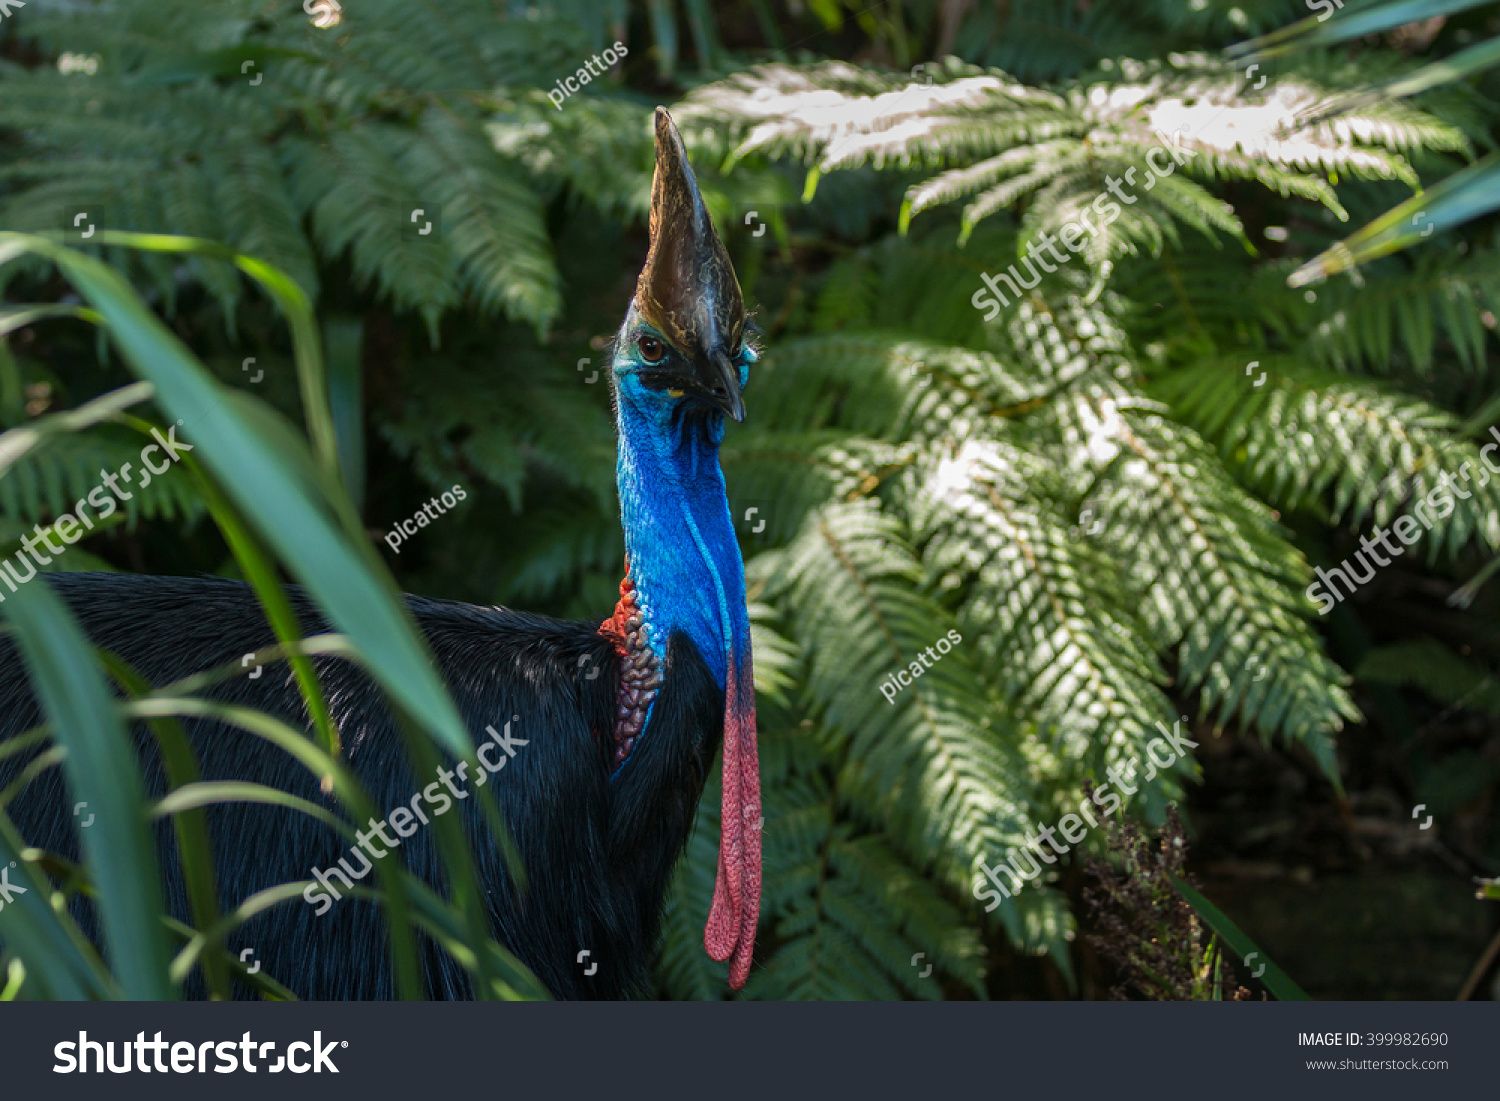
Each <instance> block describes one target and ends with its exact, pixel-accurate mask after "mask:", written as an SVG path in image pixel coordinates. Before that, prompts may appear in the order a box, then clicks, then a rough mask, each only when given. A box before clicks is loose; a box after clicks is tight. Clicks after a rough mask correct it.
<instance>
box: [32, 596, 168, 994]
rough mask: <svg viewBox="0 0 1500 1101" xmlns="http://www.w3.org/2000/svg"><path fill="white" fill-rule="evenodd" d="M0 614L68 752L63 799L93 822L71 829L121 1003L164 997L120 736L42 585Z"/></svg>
mask: <svg viewBox="0 0 1500 1101" xmlns="http://www.w3.org/2000/svg"><path fill="white" fill-rule="evenodd" d="M5 613H6V615H7V616H8V617H9V619H10V621H11V623H12V624H13V625H14V626H15V628H16V642H17V645H18V647H19V649H20V651H21V656H22V659H23V660H24V661H25V663H26V667H27V670H28V671H29V673H30V675H31V682H32V685H33V686H34V688H35V691H36V694H37V699H38V701H39V702H40V703H41V706H42V710H43V712H44V713H45V714H46V715H47V716H48V718H49V719H50V720H51V722H52V728H53V736H54V738H55V739H56V741H57V743H58V744H59V745H62V746H64V747H65V748H66V749H67V750H68V758H67V762H66V764H65V769H66V771H67V777H68V793H69V798H71V799H74V800H77V801H78V802H81V803H87V804H88V809H89V812H90V813H92V814H93V815H94V816H95V817H96V819H97V822H96V825H97V826H98V828H97V829H92V828H90V829H82V830H81V831H80V832H81V840H82V848H83V852H84V854H85V858H86V862H87V865H88V869H89V873H90V875H91V877H92V879H93V881H94V886H95V888H96V890H97V892H98V898H97V901H96V905H97V907H98V911H99V916H100V924H101V925H102V927H103V932H104V940H105V943H106V945H107V946H108V949H109V953H108V954H109V961H110V966H111V969H112V970H113V972H114V974H115V975H116V977H117V978H118V979H119V982H120V988H121V991H122V993H123V994H124V996H125V997H127V998H130V999H132V1000H160V999H165V998H170V997H172V987H171V984H170V982H169V981H168V978H167V967H168V963H169V958H170V957H169V955H168V951H167V942H166V938H165V936H164V934H163V930H162V926H161V919H162V916H163V913H164V907H163V902H162V899H163V895H162V890H161V879H160V876H159V875H158V872H157V867H156V851H155V843H154V839H153V837H152V833H151V829H150V827H149V826H148V824H147V821H146V814H145V792H144V790H143V789H142V785H141V779H140V768H139V761H138V759H137V756H136V753H135V748H134V746H133V745H132V743H131V738H130V735H129V733H128V732H127V730H126V728H125V724H124V723H123V722H122V721H121V718H120V715H119V712H118V710H117V709H116V706H115V702H114V700H113V699H112V698H111V696H110V693H109V690H108V688H107V687H106V685H105V682H104V678H103V677H102V676H101V675H100V673H99V670H98V667H97V665H96V664H95V662H94V654H93V649H92V648H91V647H90V645H89V643H88V640H87V639H86V638H84V635H83V631H82V630H81V629H80V628H79V626H78V624H77V623H76V622H74V620H73V617H72V615H70V614H69V612H68V610H67V608H66V607H65V606H64V605H63V602H62V601H61V600H60V599H58V597H57V596H55V595H54V594H53V592H52V590H51V589H50V588H48V587H47V585H46V584H45V583H35V584H31V585H23V586H22V587H21V588H20V589H18V590H17V591H16V592H14V593H12V594H11V595H10V596H9V597H7V598H6V601H5Z"/></svg>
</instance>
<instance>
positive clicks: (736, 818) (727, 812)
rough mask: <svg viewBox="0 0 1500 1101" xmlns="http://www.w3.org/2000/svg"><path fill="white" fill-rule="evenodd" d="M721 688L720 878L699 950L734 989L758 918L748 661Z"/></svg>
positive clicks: (755, 762) (756, 786)
mask: <svg viewBox="0 0 1500 1101" xmlns="http://www.w3.org/2000/svg"><path fill="white" fill-rule="evenodd" d="M726 682H727V683H726V684H725V689H724V801H723V804H722V807H721V816H720V820H719V874H718V878H717V880H716V881H715V883H714V901H713V906H712V907H711V908H710V909H709V911H708V924H707V926H706V927H705V928H704V930H703V947H704V948H706V949H707V950H708V954H709V955H710V956H711V957H712V958H714V959H716V960H719V961H721V962H722V961H724V960H729V985H730V986H731V987H733V988H734V989H735V990H738V989H740V987H742V986H744V985H745V979H746V978H748V977H749V975H750V958H751V956H753V955H754V954H755V926H756V922H757V921H758V920H759V918H760V837H761V826H762V821H761V813H760V757H759V755H758V753H757V750H756V744H755V688H754V679H753V676H752V673H751V670H750V657H749V654H748V653H747V654H746V655H745V659H744V664H743V665H739V664H737V663H733V664H731V665H730V667H729V672H728V676H727V677H726Z"/></svg>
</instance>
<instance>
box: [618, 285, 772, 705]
mask: <svg viewBox="0 0 1500 1101" xmlns="http://www.w3.org/2000/svg"><path fill="white" fill-rule="evenodd" d="M643 334H645V335H649V336H652V337H655V338H656V339H657V340H659V341H661V343H662V344H663V346H664V347H666V348H668V349H669V350H670V349H672V345H671V342H670V341H668V340H667V339H666V337H665V336H663V335H662V333H661V332H660V331H658V330H657V329H656V328H654V327H653V326H651V325H648V324H647V323H646V322H644V321H643V320H641V318H640V317H639V316H638V315H637V313H636V309H635V306H634V304H632V305H631V307H630V312H629V313H627V314H626V315H625V324H624V325H623V326H622V327H621V329H620V337H619V340H617V341H616V344H615V354H614V360H613V362H612V364H611V368H612V370H613V372H614V382H615V422H616V427H617V428H618V430H619V460H618V463H617V466H616V473H617V478H618V482H619V489H620V512H621V520H622V524H623V527H624V529H625V550H626V553H627V554H628V555H629V556H630V576H631V578H632V580H633V581H634V582H635V586H636V593H637V597H638V600H639V602H640V608H641V613H642V616H643V618H644V620H645V622H646V626H647V639H648V641H649V643H650V645H651V649H652V650H653V651H654V652H655V653H656V654H657V655H658V656H660V657H663V658H665V656H666V653H667V641H668V639H669V638H670V637H671V636H672V634H673V633H674V632H676V631H682V632H683V633H684V634H686V635H687V637H688V638H690V639H691V640H692V641H693V643H694V644H695V645H696V646H697V647H698V652H699V653H700V654H702V655H703V660H704V661H705V662H706V663H707V664H708V667H709V669H710V670H711V671H712V672H713V675H714V679H715V681H716V682H717V683H718V685H719V687H720V688H724V687H725V685H726V678H727V676H728V671H729V665H730V660H729V655H731V654H733V655H735V656H736V659H737V660H735V662H734V664H735V665H736V666H737V667H738V668H739V669H741V670H744V669H745V668H747V666H748V662H746V661H744V660H743V658H744V657H745V656H746V655H748V654H749V650H750V619H749V616H748V614H747V613H746V611H745V565H744V562H743V560H742V559H741V558H740V548H739V542H738V541H737V540H736V538H735V533H734V523H733V521H732V520H731V519H730V516H729V501H728V498H727V497H726V495H725V491H724V474H723V471H722V470H720V468H719V444H720V442H721V441H722V440H723V438H724V415H723V414H722V413H720V412H718V411H717V410H714V411H711V412H708V413H707V414H706V415H704V414H703V413H697V414H694V415H689V416H684V415H683V414H684V411H685V407H687V406H698V400H697V399H694V398H693V397H692V396H691V392H689V394H688V395H687V396H684V397H672V396H671V395H670V393H669V392H668V391H667V390H653V389H650V388H649V387H647V386H646V385H645V384H644V383H643V382H642V381H641V380H640V378H639V372H640V371H642V370H647V369H650V368H651V367H652V366H653V365H651V364H648V363H647V362H646V361H645V360H644V359H643V358H642V356H641V353H640V348H639V340H640V338H641V336H642V335H643ZM669 354H670V351H669ZM756 358H757V357H756V354H755V352H754V350H753V349H751V348H750V347H749V345H748V344H743V345H742V346H741V348H740V350H739V354H738V355H737V356H735V357H734V363H735V366H736V367H738V368H739V377H740V385H741V386H742V387H743V386H744V385H745V384H746V383H747V382H748V381H749V378H750V364H751V363H754V362H755V360H756ZM656 366H659V365H656ZM649 727H650V712H649V711H648V712H647V719H646V727H645V729H649ZM643 732H644V731H643Z"/></svg>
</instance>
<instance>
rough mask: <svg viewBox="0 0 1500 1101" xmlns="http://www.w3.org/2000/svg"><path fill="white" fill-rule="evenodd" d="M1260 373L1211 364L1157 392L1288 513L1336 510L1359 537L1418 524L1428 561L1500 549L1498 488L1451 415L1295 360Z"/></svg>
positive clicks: (1263, 364) (1164, 383)
mask: <svg viewBox="0 0 1500 1101" xmlns="http://www.w3.org/2000/svg"><path fill="white" fill-rule="evenodd" d="M1251 374H1252V375H1253V376H1255V377H1254V378H1250V377H1247V376H1246V374H1245V371H1244V370H1243V369H1242V365H1241V364H1239V363H1238V362H1237V361H1236V362H1225V361H1224V360H1222V359H1220V360H1212V359H1210V360H1205V361H1203V362H1201V363H1199V364H1197V365H1195V366H1192V367H1186V368H1183V369H1180V370H1178V371H1174V372H1172V373H1170V374H1168V375H1166V376H1164V377H1163V378H1162V379H1161V380H1160V381H1159V382H1158V383H1157V384H1156V385H1155V386H1154V388H1153V389H1154V392H1155V393H1157V394H1158V395H1159V396H1161V397H1162V398H1163V399H1164V400H1166V401H1167V402H1168V403H1169V404H1170V405H1171V407H1172V410H1173V412H1174V413H1175V414H1176V415H1178V416H1180V417H1182V418H1183V419H1185V420H1186V421H1187V422H1188V423H1189V424H1192V425H1193V426H1194V427H1196V428H1198V429H1199V430H1200V431H1201V432H1202V433H1203V434H1204V436H1205V437H1206V438H1207V439H1209V440H1210V441H1212V442H1213V443H1214V444H1215V446H1216V447H1217V448H1218V449H1219V452H1220V454H1221V455H1223V456H1224V457H1225V459H1226V461H1228V462H1229V463H1230V464H1231V465H1232V466H1233V467H1234V468H1235V469H1236V470H1237V471H1238V472H1239V474H1240V476H1241V478H1243V479H1244V480H1245V482H1246V484H1248V485H1250V486H1252V487H1254V488H1255V489H1257V490H1258V491H1259V492H1261V493H1263V494H1265V495H1266V497H1267V499H1268V500H1270V501H1272V502H1274V503H1276V504H1278V505H1280V506H1282V507H1284V508H1287V509H1289V510H1291V509H1299V508H1308V507H1317V508H1321V509H1326V511H1327V513H1328V515H1329V517H1330V518H1331V519H1332V520H1333V521H1335V522H1338V523H1343V524H1347V525H1348V526H1350V527H1351V528H1354V529H1356V530H1357V529H1359V528H1361V527H1364V526H1366V525H1367V524H1370V525H1374V526H1377V527H1386V526H1389V525H1390V524H1391V522H1392V521H1393V520H1395V519H1396V518H1397V516H1399V515H1401V514H1403V513H1404V514H1414V515H1415V516H1416V518H1417V520H1418V521H1420V522H1421V528H1422V531H1423V533H1424V534H1423V536H1422V538H1423V539H1425V540H1426V542H1427V549H1428V554H1429V557H1430V558H1431V557H1435V556H1436V555H1437V554H1439V553H1440V552H1445V553H1447V554H1453V553H1456V552H1457V551H1458V550H1459V549H1460V548H1462V547H1463V546H1464V545H1466V544H1467V543H1468V542H1469V541H1470V540H1473V539H1479V540H1481V541H1482V542H1483V543H1484V544H1485V545H1487V546H1489V547H1491V548H1496V547H1500V479H1497V478H1495V477H1494V475H1493V474H1492V473H1491V469H1490V468H1489V467H1488V466H1487V465H1486V464H1485V463H1484V462H1483V459H1482V457H1481V455H1480V444H1479V443H1476V442H1471V441H1468V440H1465V439H1463V438H1461V435H1460V432H1459V424H1458V421H1457V419H1456V418H1455V417H1454V416H1453V415H1452V414H1449V413H1446V412H1443V411H1442V410H1440V409H1437V408H1436V407H1434V406H1432V405H1430V404H1429V403H1427V402H1425V401H1421V400H1419V399H1417V398H1412V397H1407V396H1405V395H1402V394H1400V393H1397V392H1395V391H1393V390H1391V389H1389V388H1388V387H1385V386H1382V385H1380V384H1377V383H1374V382H1370V381H1366V380H1361V379H1357V378H1351V377H1350V376H1348V375H1338V374H1332V373H1328V372H1319V371H1316V370H1310V369H1308V368H1306V367H1303V366H1302V365H1301V363H1300V362H1299V361H1298V360H1297V359H1295V358H1292V357H1288V356H1272V355H1270V354H1269V353H1267V354H1265V358H1264V359H1263V360H1261V361H1260V362H1259V365H1258V366H1257V367H1256V368H1254V369H1252V371H1251ZM1482 442H1485V443H1488V442H1489V441H1487V440H1486V441H1482ZM1445 486H1446V487H1447V488H1444V487H1445ZM1465 494H1467V495H1468V496H1467V497H1466V496H1465ZM1445 499H1446V503H1445Z"/></svg>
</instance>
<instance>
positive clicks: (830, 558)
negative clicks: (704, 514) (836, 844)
mask: <svg viewBox="0 0 1500 1101" xmlns="http://www.w3.org/2000/svg"><path fill="white" fill-rule="evenodd" d="M751 577H752V583H753V584H756V585H759V584H760V583H762V582H765V583H766V587H765V588H764V589H763V590H762V591H763V592H764V593H765V595H766V596H767V597H769V598H771V599H773V600H775V601H776V602H777V603H778V605H779V606H781V607H782V608H784V610H785V614H786V616H787V619H788V625H789V627H790V629H791V632H792V636H793V637H794V638H795V639H796V640H797V642H798V644H799V646H800V647H801V649H802V652H803V653H804V654H806V655H808V659H807V660H808V668H807V671H806V674H805V676H804V678H803V683H804V686H805V690H806V691H807V693H808V694H809V697H810V700H811V702H812V705H813V708H814V714H815V715H816V716H817V717H818V719H819V721H820V722H821V723H822V724H823V726H824V727H825V728H826V729H827V730H828V731H829V732H830V736H832V737H833V738H834V739H835V744H836V747H837V752H838V755H839V756H840V757H841V758H842V759H844V760H845V761H846V764H845V765H844V766H843V768H842V770H841V779H840V781H839V782H840V785H841V787H848V788H851V789H852V790H855V791H857V792H858V793H859V795H860V798H859V802H860V803H861V804H862V805H864V806H865V807H867V808H869V813H870V814H871V815H872V825H874V824H875V822H874V819H878V820H879V822H880V823H881V824H883V826H884V828H885V829H886V830H887V831H888V833H889V835H890V836H891V837H892V839H893V840H895V841H896V842H897V843H898V844H900V845H901V847H902V849H903V851H904V852H905V853H906V855H907V859H909V860H914V861H917V862H919V863H920V864H921V865H923V866H928V865H931V866H933V867H935V868H936V869H937V870H938V872H939V874H940V875H942V876H943V877H944V878H946V879H947V880H948V881H949V882H950V883H952V884H954V885H955V887H956V889H957V890H959V891H964V890H967V886H968V882H969V881H968V878H967V877H968V876H969V874H970V872H971V870H972V869H973V868H974V867H975V866H976V864H977V862H978V861H979V859H981V858H982V857H983V856H984V855H985V854H986V853H990V852H994V851H997V850H998V849H999V848H1000V847H1001V846H1002V845H1005V844H1009V843H1014V842H1015V841H1016V840H1017V839H1018V838H1019V837H1020V835H1021V832H1020V827H1019V822H1020V811H1019V809H1018V804H1020V803H1021V802H1023V801H1024V798H1025V792H1024V791H1022V790H1017V789H1016V787H1015V784H1014V777H1015V776H1016V775H1017V769H1018V767H1019V760H1018V759H1017V758H1016V757H1015V755H1014V754H1015V750H1014V746H1015V745H1016V743H1017V741H1018V739H1017V736H1016V735H1015V734H1014V732H1012V731H1011V730H1010V729H1009V727H1008V725H1007V724H1006V723H1005V721H1004V719H1003V717H1002V716H1000V715H999V714H997V713H996V711H995V708H994V701H993V700H992V699H991V698H990V697H989V695H988V693H987V692H986V691H985V689H984V687H983V685H982V684H981V683H979V682H978V681H977V680H976V678H975V676H974V671H973V667H972V665H971V664H970V661H969V659H968V658H967V657H966V656H965V652H964V650H963V649H962V648H961V647H962V644H954V643H952V639H953V637H954V636H953V635H952V634H949V633H948V632H949V631H950V630H956V628H954V627H953V626H952V625H953V622H954V621H953V620H952V618H951V617H950V616H949V615H947V614H946V613H945V612H944V611H943V610H942V609H941V608H940V607H939V606H937V605H936V604H935V603H933V601H932V600H931V599H930V598H929V597H927V596H925V595H924V594H923V592H922V591H921V589H920V586H919V582H920V580H921V568H920V565H919V563H918V562H917V560H916V559H915V557H914V556H913V554H912V551H911V550H910V548H909V547H907V546H906V545H905V542H904V540H903V539H902V538H901V537H900V535H899V534H898V532H897V528H896V526H895V525H894V524H893V523H892V521H890V520H889V519H888V518H885V517H882V516H881V515H880V513H879V511H878V510H877V509H876V508H874V507H873V505H872V503H870V502H865V503H862V504H857V505H847V506H830V507H829V508H826V509H824V510H822V511H820V512H818V513H815V514H813V515H811V516H809V517H808V520H807V522H806V523H805V524H804V530H803V533H802V534H801V535H800V536H799V537H798V539H797V540H796V541H794V542H793V543H792V544H791V545H790V546H788V547H787V548H786V549H785V550H782V551H779V552H775V553H772V554H766V555H762V556H760V557H758V558H756V559H755V560H753V561H752V563H751ZM835 635H836V636H837V637H839V638H841V639H843V640H845V641H843V642H842V643H840V644H839V645H829V644H828V640H829V639H830V638H831V637H833V636H835ZM944 639H945V640H946V641H947V643H948V647H939V648H938V649H937V650H932V649H931V648H932V647H934V646H935V645H936V644H937V643H938V642H939V640H944ZM950 647H951V649H950ZM945 652H946V656H943V657H941V660H937V661H933V660H932V658H931V655H932V654H933V653H936V654H939V655H943V654H944V653H945ZM923 655H926V656H925V657H924V656H923ZM919 658H920V659H921V660H920V661H919ZM909 669H913V670H914V669H922V670H923V672H922V673H921V674H915V673H914V672H908V670H909ZM897 671H900V672H902V673H903V674H905V675H906V677H907V678H908V679H912V680H913V683H912V684H911V686H910V687H908V688H905V689H902V690H900V691H897V690H896V689H897V688H898V687H899V685H897V684H892V685H889V686H888V687H887V689H886V690H884V691H883V690H882V689H881V687H880V685H881V683H882V682H883V681H885V679H886V678H887V677H888V676H893V675H894V674H895V673H896V672H897ZM915 777H920V782H918V781H917V780H916V779H914V778H915Z"/></svg>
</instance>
